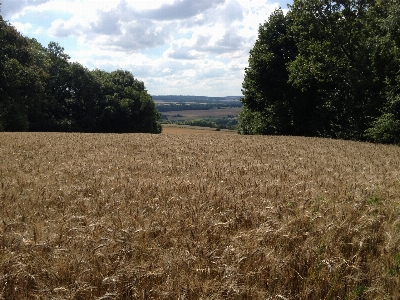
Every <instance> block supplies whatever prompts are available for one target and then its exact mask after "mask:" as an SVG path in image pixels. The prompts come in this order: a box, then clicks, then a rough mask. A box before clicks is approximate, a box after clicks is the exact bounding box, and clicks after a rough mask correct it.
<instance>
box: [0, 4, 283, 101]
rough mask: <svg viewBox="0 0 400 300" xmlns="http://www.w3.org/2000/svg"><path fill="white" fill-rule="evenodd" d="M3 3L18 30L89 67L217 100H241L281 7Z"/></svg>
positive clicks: (154, 89)
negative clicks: (261, 33)
mask: <svg viewBox="0 0 400 300" xmlns="http://www.w3.org/2000/svg"><path fill="white" fill-rule="evenodd" d="M2 2H3V6H2V10H3V12H5V14H6V15H7V16H8V18H11V19H13V20H14V22H13V24H14V26H16V27H17V29H18V30H20V31H21V32H23V33H28V34H29V32H32V34H37V35H38V40H39V41H40V39H39V37H40V38H42V39H43V40H46V39H47V40H48V39H50V40H55V41H56V42H58V43H59V44H60V45H61V46H62V47H64V48H65V52H66V53H67V54H69V55H70V56H71V57H72V60H74V61H78V62H79V63H81V64H82V65H84V66H86V67H88V68H89V69H93V68H100V69H105V70H107V71H112V70H115V69H125V70H129V71H131V72H132V73H133V75H134V76H135V77H137V78H139V79H140V80H143V81H144V82H145V85H146V87H147V89H148V90H149V92H150V93H153V94H174V93H176V94H198V95H210V96H212V95H216V96H218V95H240V93H241V92H240V91H241V83H242V81H243V74H244V68H245V67H246V66H247V60H248V55H249V51H250V49H251V48H252V46H253V44H254V42H255V40H256V38H257V34H258V27H259V24H261V23H264V21H265V20H267V19H268V16H269V15H270V13H271V12H272V11H273V10H274V9H276V8H277V7H279V2H269V1H268V0H202V1H194V0H142V1H138V0H114V1H111V0H110V1H106V0H102V1H101V0H18V1H16V0H3V1H2ZM281 6H285V5H281ZM36 15H37V16H38V17H37V18H36V17H35V16H36ZM46 33H47V36H44V35H45V34H46ZM35 38H36V36H35ZM67 39H68V43H67ZM47 40H46V41H47ZM71 40H75V42H74V43H70V42H71ZM63 41H64V42H65V43H66V44H63ZM47 42H48V41H47ZM76 45H78V47H76ZM45 46H46V44H45ZM69 46H70V48H69Z"/></svg>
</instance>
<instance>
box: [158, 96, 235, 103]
mask: <svg viewBox="0 0 400 300" xmlns="http://www.w3.org/2000/svg"><path fill="white" fill-rule="evenodd" d="M152 97H153V100H155V101H156V100H157V101H167V102H203V103H205V102H218V101H240V98H241V96H225V97H207V96H190V95H185V96H184V95H156V96H154V95H153V96H152Z"/></svg>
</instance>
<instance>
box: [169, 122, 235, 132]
mask: <svg viewBox="0 0 400 300" xmlns="http://www.w3.org/2000/svg"><path fill="white" fill-rule="evenodd" d="M162 133H163V134H204V133H210V134H238V133H237V132H236V131H235V130H226V129H221V130H220V131H216V130H215V128H209V127H199V126H189V125H176V124H163V131H162Z"/></svg>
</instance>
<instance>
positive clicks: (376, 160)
mask: <svg viewBox="0 0 400 300" xmlns="http://www.w3.org/2000/svg"><path fill="white" fill-rule="evenodd" d="M170 130H171V131H173V130H175V131H174V132H170ZM179 130H182V131H181V132H179ZM189 130H192V131H191V132H189ZM200 132H201V131H200V130H194V129H188V128H178V127H175V128H173V127H165V130H164V134H159V135H151V134H65V133H0V161H1V163H0V203H1V205H0V220H1V222H0V299H98V300H100V299H102V300H106V299H354V300H356V299H400V280H399V278H400V147H395V146H384V145H373V144H368V143H358V142H349V141H340V140H330V139H318V138H303V137H279V136H275V137H271V136H241V135H238V134H234V133H229V134H227V133H224V132H222V131H220V132H216V131H207V130H206V131H203V132H202V133H200ZM191 133H193V134H191Z"/></svg>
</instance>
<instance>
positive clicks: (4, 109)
mask: <svg viewBox="0 0 400 300" xmlns="http://www.w3.org/2000/svg"><path fill="white" fill-rule="evenodd" d="M0 44H1V47H0V58H1V59H0V130H7V131H20V130H28V129H29V127H30V122H29V116H28V115H29V112H30V110H31V107H32V103H34V102H35V101H36V100H37V99H39V98H40V93H41V86H40V79H39V77H38V74H37V72H36V71H37V70H36V68H35V65H34V60H33V57H32V53H31V51H30V43H29V41H28V39H26V38H25V37H23V36H22V35H21V34H19V33H18V31H17V30H16V29H15V28H14V27H13V26H11V25H9V24H8V23H7V22H5V21H4V20H3V18H2V17H1V16H0Z"/></svg>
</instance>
